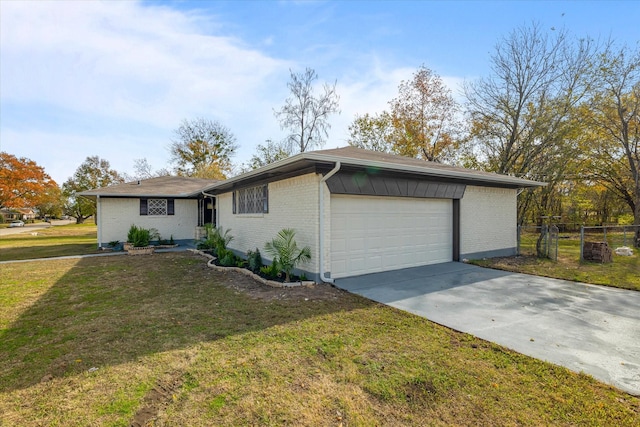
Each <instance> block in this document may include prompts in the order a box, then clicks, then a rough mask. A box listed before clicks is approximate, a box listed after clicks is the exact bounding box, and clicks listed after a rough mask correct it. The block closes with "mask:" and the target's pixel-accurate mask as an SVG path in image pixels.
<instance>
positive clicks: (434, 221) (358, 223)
mask: <svg viewBox="0 0 640 427" xmlns="http://www.w3.org/2000/svg"><path fill="white" fill-rule="evenodd" d="M452 227H453V203H452V201H451V200H450V199H415V198H408V197H370V196H352V195H331V277H332V278H340V277H347V276H356V275H360V274H367V273H376V272H380V271H387V270H397V269H400V268H407V267H416V266H419V265H427V264H436V263H440V262H449V261H451V260H452V258H453V255H452V253H453V237H452V233H453V231H452Z"/></svg>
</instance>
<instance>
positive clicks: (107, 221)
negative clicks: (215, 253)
mask: <svg viewBox="0 0 640 427" xmlns="http://www.w3.org/2000/svg"><path fill="white" fill-rule="evenodd" d="M132 224H134V225H137V226H139V227H144V228H155V229H157V230H158V231H159V232H160V236H161V237H162V238H163V239H169V238H170V237H171V236H172V235H173V238H174V240H188V239H194V237H195V229H196V226H197V224H198V201H197V200H192V199H175V215H164V216H151V215H140V200H139V199H135V198H129V199H118V198H101V199H100V206H99V207H98V225H99V226H100V233H99V238H101V240H102V241H101V242H98V243H101V244H102V245H103V246H104V245H105V244H107V243H109V242H111V241H114V240H118V241H120V242H125V241H126V240H127V232H128V231H129V227H131V225H132Z"/></svg>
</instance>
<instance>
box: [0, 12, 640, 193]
mask: <svg viewBox="0 0 640 427" xmlns="http://www.w3.org/2000/svg"><path fill="white" fill-rule="evenodd" d="M639 22H640V2H637V1H601V2H599V1H511V2H509V1H446V2H445V1H355V0H352V1H229V2H225V1H172V2H165V1H126V0H121V1H89V0H84V1H82V0H80V1H46V0H36V1H29V0H0V151H5V152H7V153H9V154H12V155H15V156H17V157H26V158H29V159H31V160H33V161H35V162H36V163H37V164H38V165H40V166H42V167H43V168H44V170H45V172H46V173H48V174H49V175H50V176H51V177H52V178H53V179H54V180H55V181H56V182H57V183H58V184H62V183H64V181H66V180H67V179H68V178H69V177H71V176H72V175H73V173H74V172H75V170H76V169H77V168H78V166H80V164H81V163H82V162H83V161H84V160H85V159H86V158H87V157H89V156H99V157H100V158H102V159H105V160H108V161H109V162H110V164H111V167H112V168H113V169H116V170H117V171H118V172H121V173H127V174H132V173H133V166H134V160H135V159H146V160H147V161H148V163H149V164H150V165H151V166H152V168H153V169H155V170H157V169H161V168H171V165H170V163H169V160H170V154H169V150H168V147H169V145H170V144H171V141H172V140H173V139H174V131H175V130H176V129H177V128H178V126H179V125H180V122H182V121H183V120H185V119H187V120H191V119H196V118H206V119H211V120H216V121H218V122H220V123H221V124H222V125H224V126H226V127H227V128H228V129H229V130H230V131H231V132H232V133H233V134H234V135H235V137H236V138H237V143H238V145H239V149H238V151H237V153H236V155H235V157H234V158H233V160H234V162H236V163H243V162H247V161H248V160H249V159H250V157H251V155H252V154H254V152H255V148H256V146H257V145H258V144H264V143H265V141H266V140H268V139H270V140H274V141H280V140H282V139H284V138H285V137H286V135H287V132H286V130H283V129H281V128H280V125H279V122H278V120H277V119H276V118H275V116H274V110H277V109H279V108H281V107H282V105H283V104H284V101H285V99H286V98H287V96H288V95H289V93H288V88H287V83H288V81H289V79H290V72H291V71H293V72H302V71H304V69H305V68H306V67H309V68H312V69H314V70H315V71H316V72H317V74H318V76H319V79H318V81H317V82H318V85H321V84H322V83H324V82H329V83H333V82H336V84H337V92H338V94H339V96H340V110H341V111H340V114H338V115H334V116H332V117H331V118H330V124H331V129H330V131H329V137H328V139H327V141H326V143H325V145H324V147H323V148H335V147H342V146H345V145H347V139H348V135H349V133H348V126H349V124H350V123H351V122H352V121H353V119H354V117H355V116H356V114H360V115H362V114H365V113H370V114H375V113H380V112H382V111H383V110H385V109H388V102H389V101H390V100H391V99H393V98H394V97H395V96H396V95H397V88H398V85H399V84H400V82H401V81H402V80H409V79H411V77H412V74H413V73H414V72H415V71H416V70H417V69H418V67H420V66H422V65H424V66H426V67H427V68H429V69H431V70H433V71H434V72H435V73H436V74H438V75H439V76H440V77H441V78H442V79H443V81H444V82H445V83H446V84H447V85H448V87H449V88H451V90H452V92H453V95H454V97H455V99H457V100H458V101H459V102H464V97H463V96H462V93H461V85H462V84H463V82H465V81H473V80H475V79H478V78H486V77H488V76H490V74H491V55H492V53H493V51H494V49H495V46H496V45H497V44H499V42H500V40H501V39H503V38H505V37H507V36H508V35H509V33H510V32H511V31H513V30H514V29H515V28H518V27H521V26H529V25H532V24H533V23H536V24H538V25H540V27H541V28H543V29H547V30H548V31H549V32H550V33H551V32H553V31H559V30H560V29H564V30H566V31H568V32H569V33H570V34H571V35H572V36H575V37H591V38H594V39H599V40H607V39H613V40H615V41H616V42H618V43H620V44H625V43H626V44H627V45H630V46H635V45H636V44H637V43H638V42H639V40H640V25H639V24H638V23H639ZM318 89H320V88H319V87H318ZM318 92H319V90H318Z"/></svg>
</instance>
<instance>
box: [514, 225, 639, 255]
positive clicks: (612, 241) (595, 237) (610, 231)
mask: <svg viewBox="0 0 640 427" xmlns="http://www.w3.org/2000/svg"><path fill="white" fill-rule="evenodd" d="M639 237H640V226H638V225H608V226H598V227H595V226H594V227H590V226H579V227H577V226H576V225H575V224H570V225H569V226H567V225H566V224H558V225H551V226H548V225H543V226H534V225H521V226H518V255H528V256H542V257H546V258H550V259H553V260H557V259H558V258H559V257H560V258H563V257H564V258H573V259H577V260H582V259H583V248H584V244H585V242H606V243H607V245H608V246H609V247H610V248H611V250H613V251H615V249H617V248H622V247H628V248H631V249H632V250H633V253H634V256H639V255H638V254H639V253H640V247H638V240H637V239H638V238H639Z"/></svg>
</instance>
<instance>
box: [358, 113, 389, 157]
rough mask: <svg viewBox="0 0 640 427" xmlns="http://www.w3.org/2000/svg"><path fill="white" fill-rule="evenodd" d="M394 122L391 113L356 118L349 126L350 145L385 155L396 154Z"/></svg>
mask: <svg viewBox="0 0 640 427" xmlns="http://www.w3.org/2000/svg"><path fill="white" fill-rule="evenodd" d="M393 135H394V133H393V127H392V120H391V116H390V115H389V113H387V112H386V111H383V112H382V113H380V114H376V115H373V116H372V115H369V113H367V114H365V115H364V116H356V118H355V119H354V120H353V123H351V124H350V125H349V140H348V141H347V142H348V144H349V145H351V146H353V147H359V148H364V149H367V150H373V151H380V152H383V153H392V152H394V145H395V144H394V141H393Z"/></svg>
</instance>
